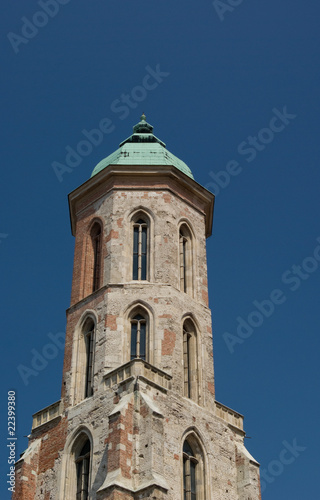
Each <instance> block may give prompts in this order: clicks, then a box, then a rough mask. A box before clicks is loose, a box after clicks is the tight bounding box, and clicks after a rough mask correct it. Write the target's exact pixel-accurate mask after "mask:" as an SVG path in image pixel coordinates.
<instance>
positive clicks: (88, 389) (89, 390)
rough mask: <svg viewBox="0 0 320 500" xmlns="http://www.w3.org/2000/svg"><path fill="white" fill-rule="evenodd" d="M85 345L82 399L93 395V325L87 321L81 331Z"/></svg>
mask: <svg viewBox="0 0 320 500" xmlns="http://www.w3.org/2000/svg"><path fill="white" fill-rule="evenodd" d="M83 336H84V343H85V390H84V397H85V398H88V397H90V396H92V394H93V353H94V323H93V321H92V320H90V321H87V322H86V324H85V328H84V331H83Z"/></svg>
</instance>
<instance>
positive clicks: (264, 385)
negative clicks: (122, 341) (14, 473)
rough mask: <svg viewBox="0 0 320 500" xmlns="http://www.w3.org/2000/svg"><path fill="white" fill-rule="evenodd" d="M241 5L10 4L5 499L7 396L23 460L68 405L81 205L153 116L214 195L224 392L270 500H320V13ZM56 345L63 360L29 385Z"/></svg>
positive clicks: (0, 247) (4, 94) (213, 289)
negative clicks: (37, 433) (97, 132)
mask: <svg viewBox="0 0 320 500" xmlns="http://www.w3.org/2000/svg"><path fill="white" fill-rule="evenodd" d="M228 1H229V3H228ZM228 1H227V0H225V1H224V2H220V3H219V2H212V1H203V0H202V1H200V2H194V1H190V0H185V1H184V2H181V1H180V0H176V1H175V2H169V1H167V0H163V1H162V2H160V3H159V2H158V3H156V2H142V1H141V0H137V1H136V2H131V1H128V0H124V1H122V2H110V1H109V2H106V1H101V0H100V1H99V0H97V1H95V2H88V1H84V0H78V1H77V2H76V1H75V0H69V1H67V0H64V2H62V0H61V3H59V4H58V3H57V2H53V3H51V9H52V10H51V13H50V15H51V17H50V16H49V15H43V12H44V9H45V8H48V7H45V6H46V5H47V1H46V0H44V2H42V3H41V1H28V2H22V1H21V0H20V1H16V2H10V1H4V2H3V4H2V15H1V17H0V26H1V40H2V50H1V56H0V57H1V67H2V72H1V73H2V76H1V101H2V102H1V104H2V106H1V115H2V122H3V127H2V144H3V147H2V183H1V187H2V190H1V191H2V192H1V198H0V203H1V206H2V207H1V214H2V218H1V225H0V255H1V272H2V283H3V299H2V306H3V313H2V331H3V333H2V335H3V337H2V338H3V342H2V358H3V359H2V370H3V376H2V381H1V387H2V391H1V393H2V411H1V419H2V420H1V424H2V425H1V428H2V429H3V437H2V440H1V442H2V446H1V458H2V460H1V481H2V491H3V494H1V498H6V497H5V495H6V484H5V474H6V473H7V469H8V466H7V463H6V462H7V453H8V451H7V449H6V437H7V434H6V427H7V426H6V397H7V391H8V390H12V389H14V390H15V391H16V394H17V437H18V447H17V452H19V453H20V452H22V451H23V450H24V449H25V448H26V446H27V439H26V438H25V437H24V436H26V435H27V434H28V433H29V432H30V429H31V423H32V420H31V415H32V413H34V412H36V411H38V410H39V409H41V408H43V407H45V406H47V405H49V404H51V403H52V402H55V401H57V400H58V399H59V398H60V385H61V371H62V361H63V350H62V349H59V348H57V349H56V351H51V352H49V351H48V350H46V349H47V347H46V346H47V344H48V343H50V342H51V340H50V334H51V338H52V336H56V337H57V336H58V334H59V332H64V330H65V310H66V309H67V307H68V306H69V301H70V287H71V278H72V265H73V246H74V240H73V237H72V236H71V232H70V222H69V215H68V204H67V195H68V193H69V192H71V191H72V190H73V189H75V188H76V187H77V186H79V185H80V184H82V183H83V182H84V181H86V180H87V179H88V178H89V176H90V174H91V171H92V169H93V168H94V166H95V165H96V164H97V163H98V162H99V161H100V160H101V159H102V158H103V157H105V156H107V155H108V154H110V153H111V152H113V151H114V150H115V149H117V147H118V144H119V143H120V142H121V141H122V140H123V139H125V138H126V137H128V136H129V135H130V134H131V131H132V126H133V125H134V124H135V123H137V121H138V120H139V117H140V115H141V113H142V112H143V111H144V112H145V113H146V115H147V120H148V122H149V123H151V124H152V125H153V126H154V133H155V135H156V136H157V137H159V138H160V139H161V140H163V141H164V142H165V143H166V144H167V147H168V149H169V150H170V151H171V152H172V153H173V154H175V155H176V156H178V157H179V158H181V159H182V160H184V161H185V162H186V163H187V164H188V165H189V167H190V168H191V169H192V171H193V174H194V176H195V178H196V180H197V181H198V182H199V183H201V184H202V185H204V186H206V187H207V188H208V189H212V190H213V191H214V192H215V193H216V195H217V196H216V206H215V214H214V225H213V235H212V237H211V238H210V239H209V240H208V247H207V250H208V272H209V296H210V307H211V308H212V312H213V328H214V339H213V342H214V360H215V376H216V394H217V399H218V401H220V402H222V403H224V404H226V405H228V406H230V407H231V408H233V409H235V410H237V411H239V412H240V413H243V414H244V415H245V429H246V431H247V435H248V436H249V437H250V439H246V445H247V447H248V449H249V451H250V452H251V453H252V455H253V456H254V457H255V458H256V459H257V460H258V461H259V462H260V463H261V469H262V470H263V471H264V472H263V481H264V487H263V490H264V491H263V496H262V498H263V500H269V499H270V500H271V499H272V500H282V499H283V498H290V499H291V500H301V499H302V498H306V497H308V498H316V497H317V495H318V488H317V486H316V481H315V480H314V478H315V477H317V475H318V453H317V451H318V445H319V442H318V441H319V440H318V438H317V429H318V420H319V419H318V414H319V410H320V405H319V397H318V393H319V390H318V382H319V343H320V342H319V323H320V321H319V277H320V248H318V247H319V246H320V227H319V182H320V174H319V160H318V159H319V114H320V105H319V86H320V85H319V84H320V81H319V48H320V43H319V21H318V19H319V14H320V7H319V3H318V2H316V1H311V2H308V3H307V4H305V3H303V2H300V1H297V0H291V1H288V0H283V1H282V2H281V4H279V2H277V1H275V0H270V1H269V2H263V1H262V0H243V1H242V2H241V0H237V1H235V0H233V1H231V0H228ZM236 4H238V5H236ZM39 12H40V13H39ZM22 19H23V20H22ZM34 23H36V24H37V25H38V27H37V26H35V24H34ZM10 33H11V34H10ZM8 34H9V36H8ZM155 72H156V74H157V76H156V77H153V79H152V78H151V79H148V78H147V75H149V74H154V73H155ZM151 87H152V88H151ZM101 123H102V124H104V126H105V130H107V132H103V136H102V139H101V140H100V143H99V144H96V145H94V146H92V147H91V150H88V149H87V150H86V149H85V146H84V144H83V143H82V144H81V141H83V140H85V139H86V138H85V134H86V133H88V132H89V131H91V130H92V129H97V128H99V126H103V125H101ZM83 131H86V132H83ZM96 142H97V143H98V142H99V140H98V139H97V138H96ZM77 148H78V150H79V151H81V155H79V156H78V157H77V158H74V159H73V161H74V166H72V167H71V166H70V164H69V165H68V164H67V162H66V155H67V152H68V151H69V152H70V151H71V150H76V149H77ZM68 161H69V163H70V161H71V159H70V157H69V158H68ZM57 164H59V165H60V166H59V167H58V170H59V169H60V170H59V172H60V174H59V175H57V167H56V170H54V168H53V166H52V165H55V166H57ZM63 165H64V167H63ZM317 238H318V241H317ZM240 325H242V326H240ZM245 325H246V326H245ZM32 350H33V351H32ZM43 350H45V352H46V353H48V352H49V354H51V357H52V358H53V359H50V360H47V365H46V366H44V367H43V368H42V369H41V370H40V369H39V370H38V371H37V373H36V374H34V375H30V376H29V377H27V379H26V378H23V377H22V376H21V365H23V366H25V367H29V368H30V367H31V363H32V359H33V356H34V353H35V351H36V352H39V353H41V352H43ZM19 367H20V373H19ZM288 446H289V448H290V447H291V448H290V449H291V450H292V448H293V452H292V451H291V452H287V454H286V455H285V453H286V452H284V450H288V449H289V448H288ZM290 453H291V455H290V459H288V456H289V455H288V454H290ZM284 456H286V457H287V458H286V460H284V458H283V457H284ZM8 498H9V497H8Z"/></svg>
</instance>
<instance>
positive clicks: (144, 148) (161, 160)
mask: <svg viewBox="0 0 320 500" xmlns="http://www.w3.org/2000/svg"><path fill="white" fill-rule="evenodd" d="M108 165H173V166H174V167H176V168H177V169H178V170H180V171H181V172H183V173H184V174H186V175H188V176H189V177H191V179H194V177H193V175H192V172H191V170H190V168H189V167H188V165H186V164H185V163H184V162H183V161H182V160H179V158H177V157H176V156H174V155H173V154H172V153H170V151H168V150H167V149H166V145H165V143H164V142H162V141H160V139H158V138H157V137H156V136H155V135H153V127H152V125H150V124H149V123H147V122H146V117H145V115H144V114H143V115H142V116H141V120H140V122H139V123H137V125H135V126H134V127H133V134H132V135H131V136H130V137H128V139H126V140H125V141H123V142H122V143H121V144H120V145H119V149H117V150H116V151H115V152H114V153H112V154H111V155H109V156H107V158H104V159H103V160H101V161H100V162H99V163H98V165H96V167H95V168H94V169H93V172H92V174H91V177H93V176H94V175H96V174H98V173H99V172H100V171H101V170H103V169H104V168H106V167H107V166H108Z"/></svg>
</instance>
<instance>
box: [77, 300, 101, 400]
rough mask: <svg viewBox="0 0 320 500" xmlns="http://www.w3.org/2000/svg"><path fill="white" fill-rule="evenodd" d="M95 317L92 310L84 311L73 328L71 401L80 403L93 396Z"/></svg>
mask: <svg viewBox="0 0 320 500" xmlns="http://www.w3.org/2000/svg"><path fill="white" fill-rule="evenodd" d="M96 330H97V316H96V313H95V312H94V311H92V310H88V311H85V312H84V313H83V314H82V316H81V318H80V320H79V321H78V324H77V326H76V328H75V336H74V346H75V348H74V353H73V362H72V373H73V377H72V379H73V383H72V392H73V401H74V404H77V403H80V402H81V401H83V400H84V399H86V398H87V397H90V396H92V394H93V385H94V381H93V376H94V361H95V345H96V342H95V341H96Z"/></svg>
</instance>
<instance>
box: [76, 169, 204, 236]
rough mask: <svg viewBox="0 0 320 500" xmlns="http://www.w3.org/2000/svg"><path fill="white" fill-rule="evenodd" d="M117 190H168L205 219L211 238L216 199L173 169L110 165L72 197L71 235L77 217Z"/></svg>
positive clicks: (78, 189) (77, 190)
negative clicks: (94, 202) (95, 202)
mask: <svg viewBox="0 0 320 500" xmlns="http://www.w3.org/2000/svg"><path fill="white" fill-rule="evenodd" d="M117 189H129V190H138V189H143V190H146V191H147V190H150V191H157V190H164V189H166V190H169V191H171V192H172V193H173V194H174V195H176V196H179V197H180V198H181V199H183V200H184V201H185V202H187V203H188V204H190V205H191V206H193V207H194V208H195V209H197V210H198V211H200V212H201V213H203V214H204V215H205V221H206V236H207V237H208V236H210V235H211V231H212V220H213V207H214V195H213V194H212V193H211V192H210V191H208V190H207V189H206V188H204V187H203V186H201V185H200V184H198V183H197V182H196V181H195V180H193V179H191V178H190V177H188V176H187V175H185V174H184V173H182V172H180V171H179V170H178V169H177V168H175V167H174V166H171V165H149V166H145V165H143V166H139V165H110V166H109V167H107V168H105V169H104V170H102V171H101V172H99V173H98V174H97V175H95V176H94V177H91V178H90V179H88V180H87V181H86V182H85V183H84V184H82V185H81V186H79V187H78V188H77V189H75V190H74V191H72V192H71V193H70V194H69V197H68V199H69V209H70V219H71V230H72V234H73V235H74V234H75V225H76V224H75V223H76V215H77V214H78V213H80V212H81V211H82V210H85V209H86V208H87V207H88V206H89V205H90V204H91V203H92V194H93V193H95V192H96V193H95V196H94V199H95V201H97V200H98V199H99V198H101V197H102V196H105V195H106V194H107V193H108V192H110V191H113V190H117Z"/></svg>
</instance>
